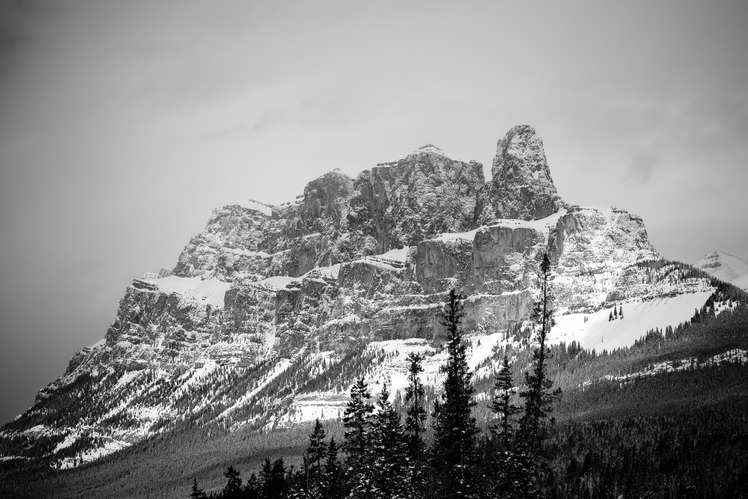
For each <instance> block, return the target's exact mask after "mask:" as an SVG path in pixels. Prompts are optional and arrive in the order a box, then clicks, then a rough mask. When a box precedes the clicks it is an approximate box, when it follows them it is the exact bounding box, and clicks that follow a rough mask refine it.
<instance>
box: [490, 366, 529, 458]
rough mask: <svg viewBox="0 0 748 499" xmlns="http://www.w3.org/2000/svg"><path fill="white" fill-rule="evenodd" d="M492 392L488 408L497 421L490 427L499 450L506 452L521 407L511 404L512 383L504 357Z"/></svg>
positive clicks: (509, 370) (509, 369)
mask: <svg viewBox="0 0 748 499" xmlns="http://www.w3.org/2000/svg"><path fill="white" fill-rule="evenodd" d="M494 390H495V395H494V397H493V400H492V401H491V405H490V406H489V407H490V408H491V411H493V413H494V414H495V415H496V417H497V418H498V421H497V422H495V423H494V424H493V425H492V426H491V431H493V432H494V433H495V434H496V435H497V436H498V437H499V447H500V449H501V450H506V449H508V447H509V442H510V440H511V439H512V437H513V435H514V426H515V422H514V416H515V415H516V414H517V413H518V412H519V411H520V410H521V407H519V406H518V405H515V404H514V403H512V395H513V394H514V382H513V381H512V372H511V368H510V367H509V359H508V358H507V356H506V355H505V356H504V359H503V360H502V361H501V365H500V366H499V372H498V373H497V374H496V382H495V383H494Z"/></svg>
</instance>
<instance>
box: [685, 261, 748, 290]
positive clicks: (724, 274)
mask: <svg viewBox="0 0 748 499" xmlns="http://www.w3.org/2000/svg"><path fill="white" fill-rule="evenodd" d="M693 266H694V267H696V268H697V269H701V270H703V271H704V272H706V273H707V274H709V275H711V276H714V277H716V278H717V279H720V280H722V281H725V282H729V283H732V284H734V285H735V286H737V287H739V288H740V289H743V290H746V291H748V258H746V257H742V256H736V255H733V254H731V253H727V252H726V251H713V252H711V253H709V254H707V255H705V256H704V258H702V259H701V260H699V261H698V262H696V263H694V264H693Z"/></svg>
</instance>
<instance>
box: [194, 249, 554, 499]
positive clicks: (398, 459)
mask: <svg viewBox="0 0 748 499" xmlns="http://www.w3.org/2000/svg"><path fill="white" fill-rule="evenodd" d="M540 270H541V273H540V294H541V298H540V300H539V301H538V302H537V303H536V305H535V307H534V309H533V316H532V319H533V322H534V324H536V326H537V327H536V328H535V329H536V340H537V344H538V347H537V348H536V349H535V350H534V353H533V360H532V364H531V365H530V367H529V369H528V370H527V371H526V372H525V375H524V376H525V379H524V385H523V386H524V387H523V389H522V390H521V391H519V393H516V388H515V384H516V383H515V381H514V380H513V378H512V374H511V371H510V364H509V359H508V358H507V357H506V356H505V357H504V358H503V360H502V362H501V364H500V367H499V370H498V372H497V374H496V376H495V386H494V392H495V394H494V397H493V399H492V400H491V403H490V410H491V411H492V413H493V422H492V424H491V427H490V430H489V432H488V434H482V433H481V431H480V430H479V428H478V426H477V425H476V419H475V416H474V414H473V408H474V407H475V405H476V401H475V397H474V386H473V380H472V377H473V373H472V372H471V371H470V369H469V367H468V363H467V353H466V344H465V342H464V340H463V332H462V329H461V326H460V324H461V321H462V319H463V317H464V309H463V304H462V300H463V299H464V297H463V296H460V295H459V294H457V293H456V292H455V291H454V290H452V291H450V292H449V294H448V296H447V299H446V302H445V304H444V310H443V319H442V325H443V326H444V327H445V328H446V330H447V338H446V345H445V347H446V351H447V361H446V363H445V364H444V365H443V366H442V367H441V370H442V371H443V373H444V374H445V380H444V386H443V392H442V394H441V396H440V397H439V399H438V400H436V401H435V403H434V406H433V410H432V413H431V415H432V422H433V423H432V425H431V426H432V427H431V428H430V434H432V435H433V436H432V437H431V438H429V439H427V438H426V433H427V428H426V420H427V407H426V406H425V403H424V401H425V391H424V385H423V383H422V381H421V379H420V373H421V372H422V371H423V368H422V361H423V359H424V357H423V356H421V355H419V354H415V353H411V354H410V355H409V356H408V358H407V362H408V386H407V388H406V390H405V397H404V404H403V409H404V411H405V414H404V421H403V417H402V415H401V414H400V413H399V412H398V411H396V410H395V408H394V407H393V405H392V403H391V402H390V401H389V399H390V393H389V388H388V386H387V384H386V383H384V384H383V386H382V389H381V392H380V393H379V394H378V395H377V397H376V398H375V400H372V396H371V394H370V391H369V387H368V384H367V383H366V381H365V379H364V377H363V376H361V377H359V378H358V379H357V380H356V381H355V383H354V384H353V386H352V387H351V389H350V400H349V401H348V404H347V406H346V409H345V413H344V415H343V418H342V423H343V427H344V429H345V432H344V439H343V442H342V443H341V444H340V445H339V444H338V443H337V442H335V439H334V438H331V439H330V440H329V441H326V440H325V437H326V436H325V429H324V426H323V425H322V424H321V423H320V421H319V420H317V421H315V424H314V428H313V430H312V433H311V434H310V435H309V444H308V446H307V449H306V451H305V452H304V455H303V461H302V465H301V466H300V468H299V469H296V468H294V467H286V466H285V463H284V461H283V459H282V458H280V459H277V460H276V461H275V462H272V461H271V460H270V459H269V458H267V459H266V460H265V462H264V464H263V466H262V468H261V470H260V472H259V476H257V475H255V474H254V473H253V474H252V475H251V476H250V477H249V478H248V479H247V480H246V482H245V483H242V479H241V477H240V474H239V472H238V471H237V470H236V469H235V468H233V467H232V466H230V467H229V468H228V469H227V471H226V472H225V474H224V476H225V477H226V480H227V482H226V485H225V486H224V488H223V490H222V491H221V492H218V493H212V494H206V492H205V491H203V490H202V489H201V488H200V487H199V484H198V482H197V480H196V479H194V480H193V483H192V491H191V494H190V497H191V498H193V499H199V498H208V497H212V498H225V499H234V498H236V499H239V498H248V499H275V498H278V499H281V498H288V499H292V498H293V499H295V498H325V499H328V498H329V499H338V498H351V499H354V498H361V499H363V498H383V499H384V498H426V497H430V498H431V497H435V498H445V499H446V498H455V497H462V498H471V497H474V498H478V497H502V498H521V497H536V496H537V495H538V493H539V491H540V489H541V488H542V486H543V484H544V483H545V482H546V481H547V478H546V476H547V474H548V472H549V467H548V462H549V459H550V458H551V455H550V454H549V452H548V449H547V446H546V445H545V443H546V442H547V440H548V436H549V429H550V427H551V426H552V425H553V422H554V421H553V419H552V417H551V412H552V403H553V399H554V397H557V396H558V395H559V391H558V390H553V382H552V380H551V379H550V377H549V376H548V373H547V358H548V355H549V349H548V347H547V346H546V337H547V334H548V332H549V331H550V328H551V317H552V311H551V307H550V301H551V292H550V289H549V277H550V261H549V259H548V257H547V255H545V256H544V258H543V261H542V263H541V265H540ZM520 401H521V402H522V403H521V404H520V403H518V402H520ZM343 456H344V457H343Z"/></svg>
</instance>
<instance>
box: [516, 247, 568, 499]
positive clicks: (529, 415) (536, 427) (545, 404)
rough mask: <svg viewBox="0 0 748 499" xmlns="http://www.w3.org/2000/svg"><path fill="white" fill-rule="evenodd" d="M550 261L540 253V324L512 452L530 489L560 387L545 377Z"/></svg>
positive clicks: (536, 311)
mask: <svg viewBox="0 0 748 499" xmlns="http://www.w3.org/2000/svg"><path fill="white" fill-rule="evenodd" d="M550 279H551V262H550V260H549V258H548V255H547V254H545V255H543V261H542V263H541V265H540V294H541V299H540V301H539V302H538V303H537V304H536V306H535V309H534V311H533V320H534V322H535V323H536V325H537V326H538V327H539V329H538V332H537V342H538V348H537V349H535V351H534V352H533V365H532V368H531V369H529V370H528V371H527V372H526V373H525V383H526V385H527V388H526V389H525V390H523V391H522V392H521V393H520V397H522V399H524V402H525V407H524V413H523V415H522V418H521V419H520V425H519V435H518V438H517V439H516V442H517V446H516V448H515V453H516V454H517V455H518V456H519V458H520V461H521V462H522V465H521V468H522V469H523V472H524V473H525V475H524V478H523V481H524V482H525V483H524V484H523V485H522V486H523V488H524V489H525V490H526V491H533V490H535V488H536V487H537V484H538V482H537V480H538V478H539V477H538V474H539V472H540V470H541V468H542V466H541V459H542V454H541V450H542V443H543V440H544V439H545V436H546V435H545V433H546V427H547V425H548V424H549V423H551V422H552V419H550V413H551V411H552V409H553V408H552V403H553V399H554V397H557V396H558V395H559V393H560V391H558V390H557V391H555V392H553V391H551V389H552V387H553V381H552V380H551V379H550V378H548V368H547V366H546V357H547V355H548V352H549V350H548V349H547V347H546V344H545V342H546V338H547V335H548V333H549V332H550V329H551V326H552V317H553V311H552V310H551V308H550V306H551V300H552V293H551V290H550Z"/></svg>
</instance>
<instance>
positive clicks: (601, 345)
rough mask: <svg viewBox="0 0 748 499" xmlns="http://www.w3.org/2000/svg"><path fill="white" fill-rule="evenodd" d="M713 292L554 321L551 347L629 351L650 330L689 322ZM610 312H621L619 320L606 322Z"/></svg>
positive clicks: (629, 304)
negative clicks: (575, 345) (573, 345)
mask: <svg viewBox="0 0 748 499" xmlns="http://www.w3.org/2000/svg"><path fill="white" fill-rule="evenodd" d="M704 284H705V285H706V283H704ZM713 292H714V289H713V288H710V287H705V288H703V290H701V291H696V292H693V293H684V294H677V295H675V296H661V297H658V298H653V299H649V300H644V299H641V298H637V299H633V300H624V301H621V302H619V303H618V304H616V305H615V306H614V307H611V308H603V309H601V310H598V311H597V312H593V313H591V314H584V313H576V314H569V315H563V316H560V317H557V318H556V325H555V326H554V327H553V329H552V331H551V335H550V338H549V339H550V341H551V342H552V343H559V342H562V341H563V342H566V343H571V342H572V341H576V342H577V343H579V345H580V346H581V347H582V348H586V349H589V350H592V349H595V350H597V351H598V352H602V351H603V350H608V351H611V350H615V349H616V348H621V347H628V346H631V345H633V344H634V342H635V341H636V340H638V339H639V338H641V337H642V336H644V335H645V334H646V333H647V331H649V330H651V329H655V328H659V329H660V330H663V331H664V330H665V328H666V327H667V326H673V327H675V326H677V325H678V324H680V323H682V322H686V321H688V320H690V319H691V317H693V315H694V311H695V310H700V309H701V307H703V306H704V303H705V302H706V300H707V299H708V298H709V296H711V294H712V293H713ZM613 308H616V310H622V311H623V315H622V318H620V317H619V318H616V319H614V320H612V321H611V320H609V318H610V314H611V313H613Z"/></svg>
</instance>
